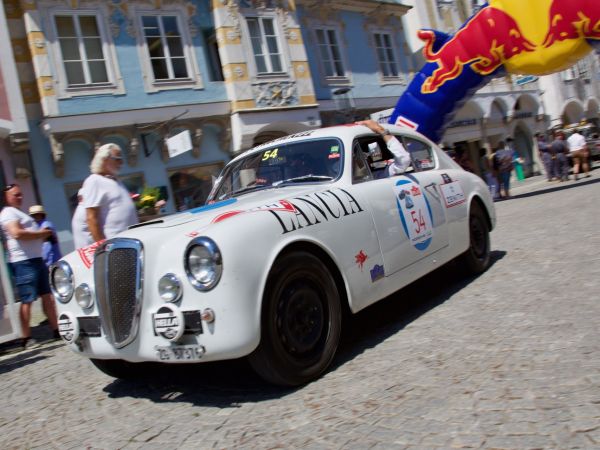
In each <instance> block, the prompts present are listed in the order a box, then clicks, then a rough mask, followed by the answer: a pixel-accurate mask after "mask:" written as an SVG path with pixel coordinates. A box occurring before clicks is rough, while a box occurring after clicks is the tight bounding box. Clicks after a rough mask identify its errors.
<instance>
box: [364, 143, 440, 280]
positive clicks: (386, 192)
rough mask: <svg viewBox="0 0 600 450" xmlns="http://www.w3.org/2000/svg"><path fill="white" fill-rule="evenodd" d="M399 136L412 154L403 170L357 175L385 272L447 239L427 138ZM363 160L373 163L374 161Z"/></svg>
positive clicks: (412, 260) (427, 253)
mask: <svg viewBox="0 0 600 450" xmlns="http://www.w3.org/2000/svg"><path fill="white" fill-rule="evenodd" d="M401 139H402V142H403V144H404V146H405V148H406V149H407V150H408V151H409V152H410V153H411V159H412V164H411V167H410V168H409V169H408V171H407V172H406V173H405V174H403V175H398V176H393V177H385V178H376V177H373V176H371V177H365V176H364V175H363V176H362V178H361V179H355V183H356V182H360V183H361V186H360V187H361V192H362V194H363V195H364V197H365V198H366V199H367V201H368V202H369V203H370V206H371V210H372V214H373V221H374V223H375V227H376V230H377V235H378V238H379V242H380V246H381V251H382V254H383V260H384V264H385V273H386V275H391V274H393V273H395V272H397V271H399V270H401V269H404V268H406V267H408V266H410V265H412V264H415V263H416V262H419V261H421V260H422V259H423V258H426V257H428V256H430V255H432V254H433V253H435V252H437V251H439V250H440V249H442V248H444V247H445V246H447V245H448V226H447V221H446V210H445V208H444V203H443V199H442V197H441V195H440V191H439V187H438V184H437V183H438V181H439V174H437V173H436V172H435V165H436V160H435V156H434V153H433V149H432V148H431V147H430V145H429V144H427V143H426V142H425V141H421V140H418V139H415V138H412V137H410V138H401ZM364 144H365V143H364V142H361V144H359V145H360V146H363V147H364ZM355 153H357V152H355ZM358 153H362V154H363V157H364V155H365V152H358ZM367 165H369V166H371V167H373V163H367Z"/></svg>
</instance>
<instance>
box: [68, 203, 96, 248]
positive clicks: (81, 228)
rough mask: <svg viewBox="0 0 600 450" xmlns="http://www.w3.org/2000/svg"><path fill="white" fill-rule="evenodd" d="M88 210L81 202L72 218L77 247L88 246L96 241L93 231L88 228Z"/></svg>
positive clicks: (74, 240) (72, 228)
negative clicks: (93, 237)
mask: <svg viewBox="0 0 600 450" xmlns="http://www.w3.org/2000/svg"><path fill="white" fill-rule="evenodd" d="M86 216H87V214H86V211H85V208H84V207H83V205H82V204H81V203H79V204H78V205H77V208H75V212H74V213H73V218H72V219H71V230H73V244H74V245H75V248H76V249H77V248H81V247H87V246H88V245H91V244H93V243H94V240H93V239H92V233H90V230H89V229H88V225H87V221H86Z"/></svg>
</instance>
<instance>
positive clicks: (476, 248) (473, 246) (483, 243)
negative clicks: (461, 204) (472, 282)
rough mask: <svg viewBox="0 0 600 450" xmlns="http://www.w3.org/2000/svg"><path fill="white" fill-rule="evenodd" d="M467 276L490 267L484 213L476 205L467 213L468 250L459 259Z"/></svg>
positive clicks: (487, 234)
mask: <svg viewBox="0 0 600 450" xmlns="http://www.w3.org/2000/svg"><path fill="white" fill-rule="evenodd" d="M459 261H460V264H461V266H462V267H464V269H465V271H466V272H467V273H468V274H469V275H477V274H479V273H481V272H483V271H484V270H485V269H487V268H488V267H489V265H490V233H489V229H488V224H487V220H486V217H485V213H484V212H483V210H482V209H481V206H479V204H478V203H473V204H472V205H471V211H470V213H469V248H468V250H467V251H466V252H465V253H463V254H462V255H461V256H460V258H459Z"/></svg>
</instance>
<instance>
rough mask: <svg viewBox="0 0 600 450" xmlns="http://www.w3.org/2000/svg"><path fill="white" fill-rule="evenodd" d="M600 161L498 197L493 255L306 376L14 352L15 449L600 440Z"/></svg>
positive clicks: (10, 439) (414, 299) (578, 443)
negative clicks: (291, 383)
mask: <svg viewBox="0 0 600 450" xmlns="http://www.w3.org/2000/svg"><path fill="white" fill-rule="evenodd" d="M599 172H600V171H598V170H596V171H594V173H593V175H592V177H591V178H588V179H583V180H580V181H578V182H573V181H570V182H567V183H548V182H546V181H545V180H543V179H542V178H541V177H534V179H529V180H526V181H525V182H523V184H522V185H515V187H514V188H513V190H512V194H513V195H514V197H513V198H512V199H510V200H507V201H501V202H498V203H496V208H497V214H498V227H497V229H496V230H495V231H494V232H493V233H492V248H493V265H492V267H491V268H490V269H489V270H488V271H487V272H485V273H484V274H482V275H481V276H479V277H476V278H472V279H467V280H465V279H462V278H460V277H459V276H458V271H457V268H456V267H453V266H448V267H445V268H442V269H440V270H438V271H437V272H436V273H434V274H432V275H430V276H428V277H426V278H425V279H423V280H421V281H419V282H417V283H414V284H413V285H411V286H409V287H408V288H406V289H403V290H402V291H400V292H398V293H396V294H394V295H393V296H391V297H389V298H388V299H386V300H384V301H382V302H380V303H378V304H376V305H374V306H373V307H371V308H368V309H367V310H365V311H363V312H361V313H359V314H358V315H357V316H355V317H353V318H352V319H351V320H350V321H349V322H346V323H345V330H344V336H343V341H342V345H341V348H340V351H339V354H338V356H337V357H336V359H335V361H334V365H333V367H332V368H331V370H329V371H328V372H327V373H326V374H325V375H324V376H323V377H322V378H321V379H319V380H317V381H315V382H313V383H311V384H309V385H307V386H304V387H302V388H299V389H293V390H289V389H281V388H275V387H271V386H268V385H265V384H264V383H262V382H261V381H260V380H258V379H257V378H256V377H255V376H254V375H253V374H252V372H251V371H250V369H249V368H248V367H247V366H246V365H245V363H244V362H243V361H232V362H227V363H218V364H205V365H200V366H199V367H196V368H191V367H183V368H178V369H174V370H172V371H169V372H164V371H161V372H160V373H156V374H155V375H154V376H152V377H150V378H149V379H148V380H146V381H143V382H139V383H131V382H122V381H115V380H113V379H112V378H110V377H108V376H105V375H103V374H102V373H100V372H99V371H97V370H96V369H95V368H94V367H92V365H91V364H90V363H89V362H88V361H86V360H85V359H82V358H79V357H77V356H76V355H74V354H72V353H71V352H69V351H68V350H67V349H66V348H64V346H63V345H62V344H57V343H51V342H50V343H47V344H45V345H43V346H42V347H40V348H38V349H34V350H31V351H24V352H19V353H12V354H7V355H4V356H1V357H0V386H1V390H2V393H3V397H4V398H3V401H2V404H1V408H0V448H2V449H12V448H15V449H17V448H18V449H21V448H28V449H49V448H57V449H70V448H75V449H79V448H86V449H87V448H90V449H115V448H125V449H136V448H144V449H153V448H156V449H163V448H181V449H196V448H200V449H204V448H219V449H221V448H236V449H237V448H244V449H245V448H257V449H263V448H269V449H273V448H306V449H322V448H323V449H345V448H358V449H366V448H375V449H376V448H381V449H390V448H391V449H394V448H398V449H449V448H483V449H576V448H581V449H593V448H595V449H598V448H600V331H599V330H600V326H599V325H598V318H599V317H600V301H599V295H598V290H599V287H600V282H599V280H600V256H599V255H600V233H599V231H598V230H599V228H600V213H599V209H598V204H599V200H598V197H599V196H600V173H599Z"/></svg>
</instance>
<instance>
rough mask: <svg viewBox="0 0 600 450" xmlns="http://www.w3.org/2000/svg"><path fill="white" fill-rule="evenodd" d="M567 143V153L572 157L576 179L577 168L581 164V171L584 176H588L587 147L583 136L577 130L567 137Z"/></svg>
mask: <svg viewBox="0 0 600 450" xmlns="http://www.w3.org/2000/svg"><path fill="white" fill-rule="evenodd" d="M567 143H568V144H569V155H570V156H571V157H572V158H573V176H574V178H575V180H577V175H579V168H580V167H581V166H582V165H583V172H584V173H585V176H586V177H589V176H590V174H589V171H590V167H589V164H588V149H587V143H586V142H585V137H583V135H581V134H579V133H578V132H577V131H575V133H573V134H572V135H571V136H569V139H567Z"/></svg>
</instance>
